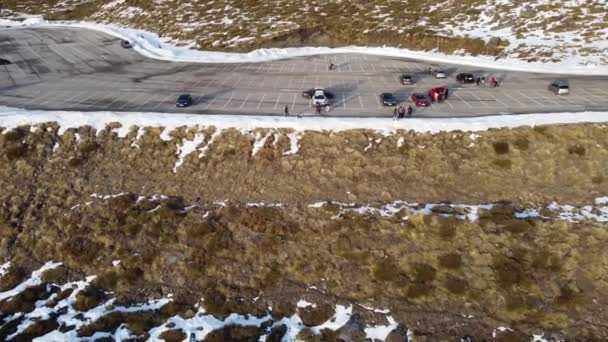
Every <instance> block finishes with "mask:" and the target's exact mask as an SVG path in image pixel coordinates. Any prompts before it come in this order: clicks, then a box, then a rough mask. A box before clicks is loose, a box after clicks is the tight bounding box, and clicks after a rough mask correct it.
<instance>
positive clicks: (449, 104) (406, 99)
mask: <svg viewBox="0 0 608 342" xmlns="http://www.w3.org/2000/svg"><path fill="white" fill-rule="evenodd" d="M448 95H449V94H448ZM405 101H406V102H409V99H408V98H407V97H406V98H405ZM444 102H445V103H447V104H448V106H450V108H451V109H454V106H452V104H451V103H450V101H449V100H448V99H445V101H444Z"/></svg>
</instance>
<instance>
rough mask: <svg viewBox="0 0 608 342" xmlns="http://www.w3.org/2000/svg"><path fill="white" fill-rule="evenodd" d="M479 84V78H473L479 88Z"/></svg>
mask: <svg viewBox="0 0 608 342" xmlns="http://www.w3.org/2000/svg"><path fill="white" fill-rule="evenodd" d="M479 83H481V77H479V76H477V78H475V84H476V85H477V86H478V87H479Z"/></svg>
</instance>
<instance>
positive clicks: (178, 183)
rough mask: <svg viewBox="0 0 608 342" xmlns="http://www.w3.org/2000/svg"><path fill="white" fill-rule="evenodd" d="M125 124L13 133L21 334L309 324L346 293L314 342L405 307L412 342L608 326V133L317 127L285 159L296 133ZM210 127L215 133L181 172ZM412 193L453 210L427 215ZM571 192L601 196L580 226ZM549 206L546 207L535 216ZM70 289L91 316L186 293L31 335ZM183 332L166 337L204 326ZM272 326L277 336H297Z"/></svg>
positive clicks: (7, 178)
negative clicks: (182, 322)
mask: <svg viewBox="0 0 608 342" xmlns="http://www.w3.org/2000/svg"><path fill="white" fill-rule="evenodd" d="M113 128H114V127H108V128H106V129H105V130H103V131H100V132H96V131H95V130H94V129H92V128H90V127H82V128H79V129H77V130H75V129H69V130H67V131H66V132H65V133H63V134H61V135H59V134H58V129H59V128H58V127H57V126H56V125H54V124H48V125H42V126H39V127H37V128H30V127H20V128H18V129H15V130H11V131H3V132H2V134H0V158H2V163H0V174H1V176H0V188H2V189H3V191H2V192H0V203H1V205H0V243H1V248H0V260H1V261H3V262H9V261H10V266H6V270H0V274H3V276H2V277H1V278H0V312H1V315H0V318H2V320H3V323H2V326H1V327H0V336H3V339H4V338H6V337H7V336H9V335H11V334H16V336H17V338H21V339H25V340H27V339H30V338H32V337H34V336H40V335H44V334H46V333H48V332H49V331H53V330H55V329H58V330H59V331H64V332H65V331H68V332H69V331H73V332H74V333H77V335H78V336H81V337H83V336H84V337H86V336H93V334H94V333H95V332H100V331H105V332H112V331H115V330H116V329H117V328H118V327H120V326H122V327H123V328H124V327H126V329H128V330H129V331H130V332H131V333H132V334H135V335H138V336H139V337H138V339H144V338H146V337H149V336H151V334H153V330H152V329H153V328H154V327H162V326H164V325H163V324H167V320H168V319H169V318H171V317H176V316H179V317H182V318H184V319H191V318H192V317H193V316H194V315H195V313H196V312H197V310H198V309H199V308H200V306H201V305H202V306H203V307H204V308H205V310H206V312H207V313H208V314H212V315H214V316H215V317H218V318H220V319H223V318H226V317H227V315H228V314H230V313H241V314H252V315H254V316H256V317H262V316H264V315H266V314H268V313H270V314H271V316H272V319H273V320H275V321H278V320H280V319H281V318H282V317H290V316H291V315H293V314H294V313H296V312H297V313H298V314H299V316H300V317H302V320H303V323H304V325H305V326H308V327H314V326H319V325H322V323H323V322H325V321H327V320H328V319H330V318H331V317H332V315H334V305H343V306H348V305H353V306H354V310H353V315H352V316H351V317H350V320H349V323H348V324H346V325H344V326H342V327H340V328H339V329H337V330H331V329H324V330H322V331H320V332H319V333H320V335H315V334H314V329H313V328H310V329H308V330H307V329H302V330H301V331H299V333H298V334H299V335H298V336H299V339H303V340H311V341H313V340H327V341H332V340H338V339H341V340H364V339H365V333H364V327H366V326H373V325H378V324H380V325H386V324H387V319H388V317H389V316H390V318H391V319H394V320H395V321H396V322H398V323H399V326H398V328H397V329H396V330H395V331H394V332H393V333H392V334H391V335H390V336H389V337H390V338H391V339H393V338H394V341H397V340H404V339H405V336H406V332H407V331H408V330H409V332H410V335H412V336H414V339H415V340H420V341H425V340H426V341H435V340H438V339H448V340H453V339H455V338H459V337H463V336H465V335H471V336H475V337H476V338H477V339H491V338H492V334H493V332H494V338H495V339H497V340H505V341H522V340H530V339H531V336H532V335H533V334H542V333H546V334H547V335H546V336H549V335H550V334H552V335H551V336H553V337H556V338H569V339H573V340H593V339H597V340H603V339H606V338H608V335H606V331H608V329H607V328H608V327H607V326H606V324H605V322H606V321H608V317H607V315H608V314H607V313H606V311H605V308H606V307H608V305H607V304H608V303H606V298H608V297H607V296H606V294H607V293H608V283H607V281H608V273H607V272H606V270H607V269H608V268H607V266H608V254H607V252H606V250H605V248H604V247H605V245H606V243H607V242H608V232H606V224H605V223H602V222H601V221H603V220H604V219H602V216H601V215H602V212H603V210H605V208H604V207H601V206H596V205H593V203H594V199H595V198H597V197H600V196H602V195H605V194H607V193H608V189H607V188H608V185H607V184H608V183H607V181H606V180H605V169H606V166H608V150H607V147H608V144H607V143H606V139H605V130H606V126H605V125H591V124H586V125H571V126H552V127H537V128H520V129H515V130H492V131H488V132H483V133H477V134H471V133H464V132H447V133H440V134H419V133H413V132H403V131H401V132H397V133H395V134H393V135H388V136H385V135H381V134H379V133H377V132H373V131H365V130H360V131H345V132H334V133H330V132H305V133H303V134H302V135H301V137H300V140H299V150H298V151H297V153H295V154H293V155H292V154H290V155H284V153H285V151H287V150H289V149H290V141H289V138H288V133H289V132H288V131H281V130H277V131H274V132H271V133H272V134H268V132H269V130H264V129H260V130H259V131H258V132H241V131H237V130H225V131H220V132H215V130H214V129H213V128H198V127H196V128H183V129H180V130H177V131H174V132H173V133H171V140H170V141H167V140H163V139H161V131H162V130H161V129H157V128H149V129H147V130H139V129H138V128H133V129H132V130H131V133H130V134H128V135H127V136H126V137H124V138H120V137H118V136H117V135H116V133H114V131H113ZM141 133H143V134H141ZM214 133H215V134H214ZM254 133H260V134H254ZM196 134H204V135H205V136H206V137H207V139H205V141H207V142H209V141H211V143H208V144H205V143H202V144H201V145H200V146H197V147H198V148H199V150H197V151H195V152H193V153H190V154H189V155H188V156H186V157H185V159H184V162H183V164H181V165H179V164H178V165H177V167H176V161H177V160H178V155H177V154H178V152H179V147H180V146H181V145H182V144H183V141H184V139H185V140H192V139H193V137H194V136H195V135H196ZM267 134H268V137H269V138H268V139H266V140H265V143H264V145H263V147H262V148H261V149H259V150H256V151H255V152H254V149H255V147H254V145H255V143H256V141H259V136H260V135H267ZM212 136H215V137H214V138H213V139H212V138H211V137H212ZM256 137H257V138H256ZM174 170H175V173H174ZM396 200H405V201H408V202H409V203H414V202H417V203H439V202H451V203H454V204H449V203H444V204H438V205H435V206H432V207H427V208H429V210H426V211H425V210H421V209H422V208H423V207H424V205H422V204H419V205H416V204H408V205H402V206H401V207H399V206H398V205H397V204H395V203H399V202H394V201H396ZM319 201H323V202H319ZM553 201H557V202H559V203H561V204H570V205H574V206H580V205H592V206H591V207H590V209H587V210H588V211H589V212H590V214H589V215H587V219H585V218H582V219H576V220H572V219H570V220H569V219H567V218H565V217H564V216H560V212H559V211H560V210H564V209H556V207H555V206H553V207H552V206H548V205H549V204H550V203H551V202H553ZM346 203H348V204H346ZM456 204H469V205H477V204H488V205H486V206H482V207H477V206H461V205H456ZM492 204H493V205H492ZM387 205H388V206H387ZM383 206H384V207H383ZM383 208H384V209H383ZM387 208H392V209H390V210H388V209H387ZM531 208H534V209H537V212H538V215H523V214H522V213H523V212H524V210H525V209H531ZM568 210H570V209H568ZM596 214H597V215H599V216H592V215H596ZM598 217H599V219H598ZM51 260H52V261H55V262H61V263H63V264H62V265H61V266H59V267H57V268H54V269H52V270H49V271H47V272H45V273H44V274H43V276H42V280H41V282H40V284H38V285H36V286H30V287H27V288H26V290H25V291H22V292H21V294H19V295H12V296H8V295H6V292H1V291H9V290H11V289H13V288H15V286H17V285H18V284H19V283H21V282H22V281H23V280H24V279H27V278H28V277H29V276H30V272H32V271H34V270H35V269H37V268H38V267H40V266H41V265H43V264H44V263H46V262H48V261H51ZM6 265H8V264H6ZM89 275H96V276H97V278H95V279H94V280H91V281H90V283H87V285H86V286H82V287H81V289H80V290H81V291H80V292H78V291H77V290H69V291H68V290H67V289H66V288H63V287H61V284H66V283H69V282H74V281H79V280H82V279H85V276H89ZM52 284H54V285H52ZM22 290H23V289H22ZM53 293H54V295H53ZM71 293H73V294H74V298H73V303H72V304H71V306H70V308H71V310H72V309H73V310H75V312H81V315H80V316H78V317H80V318H82V317H88V316H87V315H89V314H90V310H93V311H94V309H95V308H97V307H98V306H99V305H101V304H103V303H105V302H106V301H107V300H108V298H115V299H116V302H115V303H114V304H112V305H113V306H117V305H124V306H129V305H132V304H134V303H143V302H147V301H151V300H157V299H163V298H172V300H173V301H172V302H171V303H170V304H167V305H164V306H159V307H158V308H155V309H153V310H147V311H146V310H143V311H137V312H131V313H114V314H108V315H105V316H103V317H104V318H101V319H89V320H86V319H84V318H82V320H81V321H78V318H75V320H76V322H80V323H74V322H72V321H69V322H72V323H66V322H68V321H67V320H65V319H63V318H62V317H64V316H65V315H66V313H65V310H64V311H63V312H61V311H60V310H57V311H56V312H55V311H54V312H55V313H56V314H55V315H51V316H49V317H47V318H48V319H46V320H41V319H33V318H32V320H33V321H35V322H36V324H33V325H31V326H29V328H28V329H26V330H24V331H18V329H17V327H18V325H19V324H20V322H21V323H23V322H24V321H25V320H26V319H29V318H28V317H30V316H36V315H34V314H32V312H37V311H36V310H40V309H39V308H38V309H37V307H38V306H40V305H42V306H43V307H50V308H54V309H56V308H58V307H60V306H61V305H59V303H61V302H60V299H62V298H64V299H65V298H70V294H71ZM301 299H304V300H306V301H308V302H311V303H314V304H315V306H316V307H313V306H305V307H302V306H298V305H297V303H298V301H299V300H301ZM40 300H43V301H42V302H37V301H40ZM40 303H43V304H44V305H43V304H40ZM361 305H363V306H361ZM365 307H373V308H381V309H387V310H390V311H378V312H374V311H373V310H369V309H365ZM270 308H272V309H270ZM54 309H53V310H54ZM269 310H270V311H269ZM88 311H89V313H88V314H87V313H86V312H88ZM389 312H390V313H389ZM14 313H22V314H25V316H22V317H21V318H15V316H14ZM28 313H30V314H29V316H28ZM62 315H63V316H62ZM70 317H72V316H70ZM30 318H31V317H30ZM123 323H124V326H123V325H121V324H123ZM501 326H502V327H509V329H510V330H507V329H503V330H496V329H497V328H498V327H501ZM165 327H166V329H167V331H166V332H164V333H163V334H164V335H163V338H165V339H166V340H180V339H183V338H184V337H185V336H187V332H186V331H182V330H180V329H179V327H178V328H175V329H173V330H171V329H169V328H171V327H172V326H171V325H166V326H165ZM173 327H174V325H173ZM268 327H269V326H268V325H266V326H262V327H257V328H251V327H250V328H243V327H241V328H239V327H235V326H226V327H224V328H223V329H218V330H215V331H212V332H210V333H209V334H207V335H206V338H207V340H226V339H228V340H242V341H249V340H257V339H258V338H259V336H261V335H264V334H268V333H269V332H268V330H270V328H268ZM272 330H273V332H272V334H271V335H272V336H274V337H272V338H275V339H280V338H281V337H282V336H283V334H284V333H285V330H281V328H280V327H279V328H277V327H276V326H275V327H274V328H273V329H272ZM271 340H272V339H271Z"/></svg>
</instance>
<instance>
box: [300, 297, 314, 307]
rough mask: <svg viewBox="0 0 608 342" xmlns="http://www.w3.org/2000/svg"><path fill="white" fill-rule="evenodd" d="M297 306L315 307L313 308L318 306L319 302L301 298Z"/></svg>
mask: <svg viewBox="0 0 608 342" xmlns="http://www.w3.org/2000/svg"><path fill="white" fill-rule="evenodd" d="M296 306H297V307H299V308H307V307H313V308H316V307H317V304H315V303H311V302H307V301H305V300H303V299H300V300H299V301H298V303H296Z"/></svg>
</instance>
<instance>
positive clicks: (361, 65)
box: [359, 64, 365, 72]
mask: <svg viewBox="0 0 608 342" xmlns="http://www.w3.org/2000/svg"><path fill="white" fill-rule="evenodd" d="M359 68H360V69H361V72H365V69H364V68H363V64H359Z"/></svg>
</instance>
